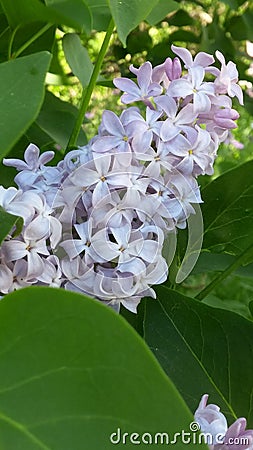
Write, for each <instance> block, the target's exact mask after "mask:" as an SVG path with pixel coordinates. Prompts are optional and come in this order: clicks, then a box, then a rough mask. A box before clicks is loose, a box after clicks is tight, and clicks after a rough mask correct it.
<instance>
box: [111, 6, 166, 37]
mask: <svg viewBox="0 0 253 450" xmlns="http://www.w3.org/2000/svg"><path fill="white" fill-rule="evenodd" d="M158 1H159V0H122V1H120V2H119V1H118V0H108V2H109V6H110V10H111V13H112V16H113V19H114V22H115V24H116V27H117V32H118V36H119V38H120V40H121V42H122V44H123V45H126V38H127V35H128V34H129V33H130V31H132V30H133V29H134V28H135V27H136V26H137V25H138V24H139V23H140V22H141V21H142V20H144V19H145V18H146V17H147V16H148V15H149V13H150V12H151V11H152V9H153V8H154V7H155V6H156V5H157V3H158Z"/></svg>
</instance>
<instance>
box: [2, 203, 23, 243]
mask: <svg viewBox="0 0 253 450" xmlns="http://www.w3.org/2000/svg"><path fill="white" fill-rule="evenodd" d="M22 226H23V220H22V219H21V217H17V216H14V215H13V214H9V213H7V212H6V211H5V210H4V209H3V208H2V207H1V206H0V245H1V243H2V242H3V240H4V238H5V237H6V236H7V234H9V233H10V232H11V231H12V230H13V229H14V232H15V228H16V229H17V230H19V231H21V229H22ZM14 227H15V228H14Z"/></svg>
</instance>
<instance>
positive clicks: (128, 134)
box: [0, 46, 243, 311]
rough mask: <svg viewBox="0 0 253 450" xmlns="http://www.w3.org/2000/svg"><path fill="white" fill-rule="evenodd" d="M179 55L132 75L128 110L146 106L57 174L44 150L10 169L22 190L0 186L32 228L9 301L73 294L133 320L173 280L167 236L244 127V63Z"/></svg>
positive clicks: (15, 251) (9, 267) (113, 123)
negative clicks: (20, 295)
mask: <svg viewBox="0 0 253 450" xmlns="http://www.w3.org/2000/svg"><path fill="white" fill-rule="evenodd" d="M172 49H173V51H174V53H175V54H176V55H177V56H176V57H175V58H174V59H173V60H172V59H170V58H167V59H166V61H165V62H164V63H163V64H161V65H159V66H156V67H154V68H152V65H151V63H150V62H146V63H144V64H143V65H142V66H141V67H140V68H138V69H137V68H135V67H133V66H131V67H130V70H131V72H132V73H133V74H134V75H135V76H136V78H137V82H135V81H133V80H131V79H126V78H118V79H115V80H114V84H115V86H116V87H117V88H119V89H121V90H122V91H124V93H123V95H122V97H121V101H122V103H123V104H126V105H128V104H131V103H132V102H141V108H139V107H137V106H130V107H126V109H125V110H124V111H123V112H122V114H121V115H120V117H118V116H117V115H116V114H115V113H114V112H112V111H108V110H106V111H104V112H103V116H102V123H101V125H100V127H99V131H98V134H97V135H96V136H95V137H94V138H93V139H91V141H90V142H89V143H88V145H86V146H84V147H79V148H78V149H76V150H73V151H71V152H69V153H67V155H66V156H65V158H64V159H63V160H62V161H61V162H60V163H58V165H57V166H56V167H53V166H46V163H48V162H49V161H50V160H51V159H52V158H53V156H54V152H51V151H47V152H44V153H43V154H42V155H40V154H39V149H38V148H37V147H36V146H35V145H34V144H30V145H29V147H28V148H27V149H26V151H25V154H24V159H25V161H21V160H17V159H5V160H4V164H5V165H7V166H14V167H16V169H17V170H18V171H19V173H18V174H17V176H16V177H15V182H16V184H17V186H18V189H16V188H14V187H10V188H8V189H5V188H3V187H0V206H1V207H2V208H3V209H4V210H5V211H7V212H9V213H11V214H17V215H19V216H21V217H22V218H23V219H24V227H23V230H22V232H21V234H20V235H19V236H15V237H13V236H12V234H10V235H8V236H7V237H6V239H5V240H4V242H3V244H2V246H1V247H0V293H1V294H7V293H8V292H11V291H13V290H14V289H18V288H20V287H23V286H29V285H47V286H57V287H60V286H61V287H64V288H65V289H70V290H74V291H77V292H81V293H84V294H88V295H90V296H92V297H94V298H96V299H99V300H101V301H103V302H106V303H107V304H110V305H112V306H113V307H114V308H116V309H118V308H119V305H120V303H122V304H123V305H124V306H125V307H126V308H128V309H130V310H131V311H136V307H137V305H138V303H139V301H140V299H141V298H142V297H143V296H152V297H155V292H154V290H153V289H152V287H151V286H152V285H155V284H159V283H162V282H164V281H165V280H166V278H167V273H168V267H167V263H166V260H165V259H164V257H163V255H162V250H163V243H164V239H165V237H167V236H168V234H169V233H170V232H171V231H175V229H176V228H185V227H186V224H187V219H188V217H189V216H190V214H194V208H193V204H194V203H200V202H201V196H200V191H199V186H198V183H197V180H196V179H197V177H198V176H199V175H201V174H208V175H211V174H212V173H213V163H214V160H215V157H216V154H217V150H218V147H219V144H220V143H221V142H223V141H225V140H227V139H228V138H229V135H230V131H231V129H233V128H235V127H236V124H235V120H236V119H237V118H238V117H239V115H238V113H237V111H235V110H234V109H233V108H232V100H231V97H234V96H236V97H237V98H238V100H239V102H240V103H241V104H242V102H243V99H242V91H241V88H240V87H239V85H238V84H237V81H238V73H237V70H236V66H235V64H234V63H232V62H231V61H230V62H229V63H228V64H226V62H225V60H224V57H223V55H222V54H221V53H220V52H218V51H217V52H216V56H217V59H218V60H219V62H220V63H221V67H220V68H219V69H218V68H217V67H214V66H212V64H213V63H214V61H215V60H214V57H213V56H211V55H209V54H207V53H203V52H200V53H198V54H197V55H196V56H195V58H194V59H193V58H192V56H191V54H190V52H189V51H188V50H187V49H185V48H180V47H176V46H172ZM179 58H181V60H182V61H183V64H184V66H183V67H182V63H181V62H180V59H179ZM206 75H207V76H208V77H209V81H205V76H206ZM143 111H144V113H143Z"/></svg>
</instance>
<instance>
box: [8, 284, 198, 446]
mask: <svg viewBox="0 0 253 450" xmlns="http://www.w3.org/2000/svg"><path fill="white" fill-rule="evenodd" d="M0 321H1V327H0V348H1V352H0V426H1V444H2V448H4V449H8V450H11V449H16V448H18V449H19V450H37V449H38V450H49V449H50V450H70V449H74V450H83V449H84V448H85V449H89V450H98V449H103V450H109V449H111V448H112V445H113V444H112V443H111V442H110V436H111V435H112V433H117V430H118V429H120V430H121V439H122V433H124V432H126V433H130V434H131V433H133V432H135V433H136V432H137V433H139V434H140V435H141V436H142V434H143V433H145V432H147V433H150V434H151V435H152V436H154V434H155V433H156V432H159V431H165V432H167V433H170V435H171V436H173V434H174V433H175V432H178V431H180V430H182V429H185V430H187V429H189V424H190V422H191V420H192V415H191V414H190V412H189V410H188V408H187V407H186V405H185V403H184V402H183V400H182V398H181V397H180V396H179V394H178V392H177V391H176V389H175V387H174V385H173V384H172V383H171V382H170V380H169V379H168V378H167V377H166V375H165V374H164V372H163V370H162V369H161V367H160V366H159V364H158V363H157V361H156V359H155V358H154V356H153V354H152V353H151V352H150V350H149V349H148V347H147V346H146V344H145V343H144V341H143V340H142V338H140V336H139V335H138V334H137V333H136V332H135V331H134V330H133V328H132V327H130V325H129V324H128V323H127V322H126V321H125V320H124V319H123V318H122V317H120V316H119V315H117V314H116V313H114V311H112V310H110V308H108V307H105V306H104V305H102V304H101V303H99V302H97V301H95V300H92V299H89V298H87V297H85V296H82V295H79V294H75V293H71V292H67V291H65V290H62V289H52V288H42V287H38V288H36V287H32V288H28V289H23V290H19V291H16V292H15V293H13V294H10V295H8V296H6V297H5V298H4V299H3V300H1V302H0ZM113 437H114V441H116V438H117V435H114V436H113ZM146 438H147V437H146ZM135 439H136V437H135ZM128 442H129V437H128V438H127V443H128ZM158 442H159V441H158ZM129 444H130V445H131V442H129ZM123 445H124V443H122V442H121V445H120V446H119V448H120V447H122V446H123ZM122 448H123V447H122ZM124 448H125V445H124ZM138 448H140V449H144V448H146V444H145V443H140V445H139V447H138ZM157 448H164V445H163V444H160V445H158V446H157ZM175 448H177V449H181V448H182V444H181V442H178V443H177V444H176V445H175ZM188 448H189V449H190V450H194V449H200V448H202V449H203V450H204V449H205V448H206V447H205V446H204V445H201V446H200V445H196V444H189V445H188Z"/></svg>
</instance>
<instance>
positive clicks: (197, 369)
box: [144, 286, 253, 427]
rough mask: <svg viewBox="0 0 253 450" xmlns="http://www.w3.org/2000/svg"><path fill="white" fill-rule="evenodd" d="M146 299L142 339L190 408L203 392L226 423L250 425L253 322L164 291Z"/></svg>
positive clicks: (251, 419) (251, 413)
mask: <svg viewBox="0 0 253 450" xmlns="http://www.w3.org/2000/svg"><path fill="white" fill-rule="evenodd" d="M157 293H158V299H159V300H158V301H154V300H153V301H152V300H147V302H146V306H145V320H144V337H145V340H146V342H147V343H148V344H149V346H150V348H151V349H152V350H153V352H154V354H155V355H156V357H157V359H158V360H159V362H160V363H161V365H162V367H163V368H164V370H165V371H166V373H167V374H168V376H169V377H170V378H171V379H172V381H174V383H175V385H176V387H177V388H178V390H179V391H180V392H181V394H182V395H183V397H184V399H185V400H186V402H187V403H188V405H189V407H190V408H191V409H192V410H194V409H195V408H196V406H197V404H198V401H199V399H200V397H201V395H202V394H204V393H208V394H210V402H211V403H216V404H218V405H219V406H220V407H221V410H222V412H223V413H224V414H225V415H226V416H227V417H228V418H229V419H230V420H234V419H235V418H236V417H241V416H244V417H246V418H247V419H248V421H249V426H251V427H252V425H253V409H252V406H251V397H252V373H253V322H252V321H249V320H247V319H245V318H243V317H241V316H239V315H238V314H235V313H233V312H230V311H225V310H221V309H218V308H212V307H210V306H207V305H205V304H203V303H201V302H199V301H197V300H194V299H191V298H188V297H185V296H183V295H181V294H180V293H177V292H175V291H173V290H170V289H168V288H166V287H163V286H161V287H159V288H157Z"/></svg>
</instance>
